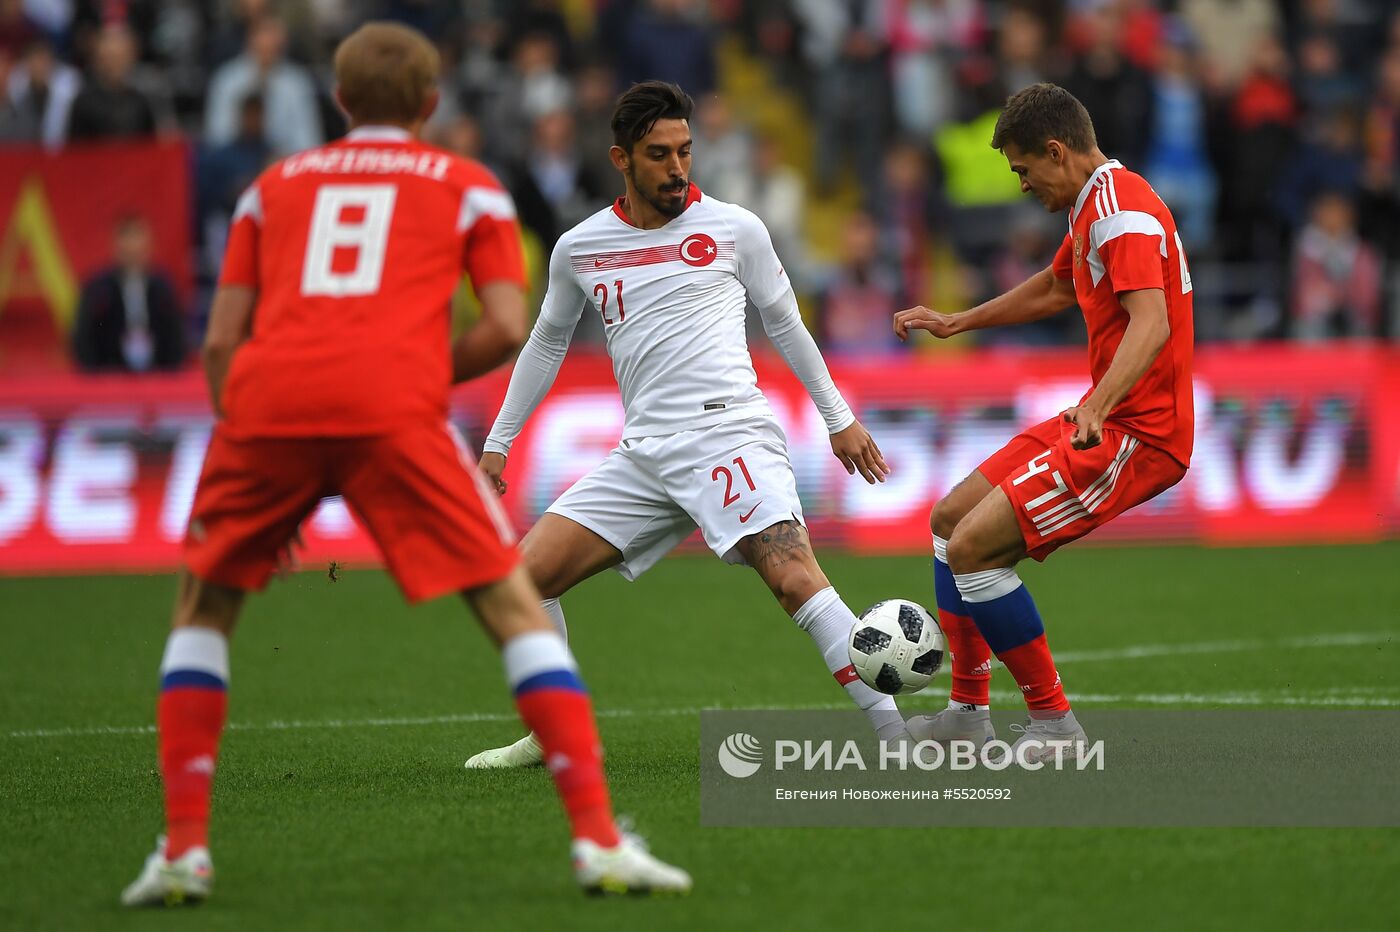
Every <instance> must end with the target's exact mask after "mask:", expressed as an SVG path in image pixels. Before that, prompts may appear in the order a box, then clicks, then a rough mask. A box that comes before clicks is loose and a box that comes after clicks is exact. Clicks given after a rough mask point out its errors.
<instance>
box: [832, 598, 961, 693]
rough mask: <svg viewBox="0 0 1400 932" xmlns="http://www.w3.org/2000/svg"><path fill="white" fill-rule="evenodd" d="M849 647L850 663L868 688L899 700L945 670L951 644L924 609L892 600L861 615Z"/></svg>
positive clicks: (909, 603)
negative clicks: (939, 671)
mask: <svg viewBox="0 0 1400 932" xmlns="http://www.w3.org/2000/svg"><path fill="white" fill-rule="evenodd" d="M850 648H851V651H850V652H851V664H852V665H853V666H854V667H855V668H856V673H857V674H859V675H860V678H861V680H863V681H864V682H865V685H867V686H869V687H870V688H871V689H876V690H879V691H880V692H882V693H889V694H890V695H891V696H895V695H899V694H900V693H912V692H917V691H918V690H920V689H923V688H924V687H925V686H927V685H928V682H929V680H931V679H933V675H934V674H935V673H937V672H938V668H939V667H941V666H943V652H944V651H946V650H947V649H948V642H947V641H946V640H944V638H943V629H942V628H940V627H938V622H936V621H934V620H933V616H932V615H930V614H929V613H928V611H927V610H926V609H925V608H924V607H923V606H922V605H919V604H917V603H915V602H909V601H906V600H904V599H889V600H887V601H884V602H876V603H875V604H874V605H872V606H870V607H869V608H867V609H866V610H865V611H863V612H861V615H860V620H859V621H857V622H856V624H855V627H853V628H852V629H851V644H850Z"/></svg>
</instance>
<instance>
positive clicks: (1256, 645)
mask: <svg viewBox="0 0 1400 932" xmlns="http://www.w3.org/2000/svg"><path fill="white" fill-rule="evenodd" d="M1397 638H1400V632H1386V631H1373V632H1367V631H1356V632H1340V633H1335V634H1319V635H1313V636H1309V637H1294V638H1279V639H1277V640H1248V641H1245V640H1237V641H1195V642H1192V641H1187V642H1183V643H1180V644H1138V645H1135V646H1131V647H1118V648H1108V649H1105V650H1081V651H1064V652H1062V653H1060V654H1057V655H1056V656H1055V661H1056V663H1095V662H1101V661H1110V660H1133V659H1137V658H1140V657H1170V656H1179V655H1187V654H1214V653H1231V652H1244V651H1255V650H1305V649H1308V648H1315V647H1359V646H1364V645H1367V644H1383V643H1388V642H1390V641H1393V640H1396V639H1397ZM1382 691H1384V690H1383V689H1381V688H1378V687H1356V688H1352V689H1351V691H1350V692H1348V691H1347V688H1346V687H1340V688H1338V687H1333V688H1329V689H1325V690H1323V691H1322V693H1323V694H1321V695H1319V694H1318V691H1316V690H1314V691H1313V693H1312V694H1311V695H1309V694H1306V693H1304V692H1296V693H1272V694H1271V693H1259V692H1252V693H1124V694H1121V695H1120V694H1082V693H1079V694H1072V697H1073V699H1074V701H1076V702H1087V703H1093V704H1097V703H1105V704H1112V703H1122V702H1134V703H1140V704H1143V705H1246V706H1247V705H1284V706H1312V707H1336V706H1350V707H1357V706H1362V707H1370V708H1387V709H1389V708H1400V692H1397V695H1396V696H1395V697H1388V696H1378V695H1376V693H1377V692H1382ZM995 695H996V697H997V698H998V699H999V700H1016V699H1019V698H1020V695H1019V694H1017V693H1009V692H1008V693H997V694H995ZM770 708H771V707H770ZM840 708H849V706H844V705H809V706H787V707H784V708H783V709H780V710H779V709H774V711H802V710H805V709H840ZM701 711H702V709H701V708H700V707H698V706H697V707H694V708H680V709H600V710H598V711H597V713H596V714H597V716H598V717H599V718H655V717H667V716H677V715H698V714H699V713H700V712H701ZM517 720H518V719H517V717H516V716H515V715H514V714H513V713H505V712H464V713H459V714H455V715H429V716H414V717H398V718H360V719H320V720H311V721H303V720H296V719H292V720H284V719H274V720H273V721H270V722H230V723H229V725H228V730H229V731H298V730H306V729H339V728H404V727H413V726H421V725H464V724H473V723H479V722H513V721H517ZM155 730H156V729H155V726H154V725H96V726H91V727H86V728H32V729H21V730H19V731H11V732H8V733H7V734H6V737H8V738H86V737H98V736H102V735H149V734H155Z"/></svg>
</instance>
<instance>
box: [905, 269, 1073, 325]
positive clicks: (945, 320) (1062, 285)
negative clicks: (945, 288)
mask: <svg viewBox="0 0 1400 932" xmlns="http://www.w3.org/2000/svg"><path fill="white" fill-rule="evenodd" d="M1073 303H1074V280H1073V279H1069V278H1060V277H1059V276H1058V275H1056V274H1055V270H1054V269H1053V268H1052V267H1047V268H1045V269H1043V270H1042V271H1040V272H1037V273H1036V274H1035V275H1032V276H1031V277H1030V278H1028V279H1026V280H1025V281H1024V282H1022V283H1021V284H1019V285H1017V286H1016V287H1015V288H1012V289H1011V290H1010V291H1008V292H1006V293H1005V294H1001V295H997V296H996V297H995V298H992V299H991V300H990V301H987V302H985V303H983V304H979V305H977V306H976V307H974V308H972V309H971V310H967V311H963V312H962V313H961V314H943V313H940V312H938V311H934V310H930V309H929V308H926V307H923V306H919V307H911V308H906V309H905V310H902V311H900V312H899V313H897V314H895V315H894V332H895V335H896V336H898V337H899V338H900V339H901V340H907V339H909V331H910V330H927V331H928V332H929V333H931V334H933V335H934V336H936V337H938V338H939V339H940V340H942V339H947V338H948V337H951V336H952V335H953V334H955V333H965V332H967V331H968V330H983V329H985V328H987V327H1004V326H1006V325H1008V324H1024V323H1028V322H1029V321H1032V320H1040V319H1042V318H1045V317H1051V316H1053V315H1055V314H1058V313H1060V312H1061V311H1063V310H1064V309H1065V308H1067V307H1069V306H1070V305H1072V304H1073Z"/></svg>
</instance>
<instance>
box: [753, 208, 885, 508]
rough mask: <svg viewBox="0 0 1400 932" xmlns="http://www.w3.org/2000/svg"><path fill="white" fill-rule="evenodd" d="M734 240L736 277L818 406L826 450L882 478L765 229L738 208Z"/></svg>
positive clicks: (866, 434) (881, 464) (881, 463)
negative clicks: (737, 258) (828, 445)
mask: <svg viewBox="0 0 1400 932" xmlns="http://www.w3.org/2000/svg"><path fill="white" fill-rule="evenodd" d="M735 221H736V223H735V231H734V232H735V240H736V242H737V244H738V245H739V247H740V248H739V250H738V253H739V256H740V261H739V268H738V275H739V280H740V281H741V282H742V283H743V285H744V288H745V290H747V291H748V294H749V299H750V300H751V301H753V304H754V307H756V308H758V313H759V316H760V317H761V318H762V319H763V331H764V333H766V334H768V339H769V340H771V341H772V343H773V347H774V348H775V349H776V350H777V351H778V354H779V355H781V356H782V357H783V361H784V362H786V363H787V364H788V368H789V369H791V370H792V371H793V374H794V375H796V376H797V377H798V378H799V379H801V380H802V384H803V385H804V386H806V388H807V394H808V395H810V396H811V398H812V403H813V404H815V405H816V406H817V410H818V411H820V412H821V415H822V420H823V421H825V422H826V429H827V432H828V433H830V434H831V452H832V453H834V454H835V455H836V458H837V459H838V460H840V461H841V465H842V466H844V467H846V471H847V472H848V473H850V474H851V475H855V474H856V473H857V472H859V473H860V474H861V476H862V477H863V478H864V479H865V481H866V482H870V483H875V482H884V481H885V476H887V475H889V471H890V468H889V466H887V465H885V458H884V456H882V455H881V454H880V448H879V447H878V446H876V445H875V440H874V438H872V437H871V436H870V431H868V430H866V429H865V428H864V427H863V426H861V423H860V422H859V421H857V420H856V416H855V414H853V413H852V412H851V408H850V406H849V405H848V404H846V399H844V398H842V397H841V392H840V390H839V389H837V387H836V383H835V382H834V381H833V380H832V378H831V372H830V370H828V369H827V367H826V360H825V359H823V358H822V354H821V350H819V349H817V341H816V340H814V339H812V334H811V333H810V332H809V331H808V330H807V325H806V324H804V323H803V322H802V312H801V311H800V310H799V309H798V307H797V296H796V295H794V294H793V292H792V285H791V283H790V282H789V281H788V278H787V275H786V274H785V273H784V271H783V266H782V263H781V262H780V261H779V260H778V256H777V253H775V252H774V251H773V241H772V239H771V238H770V237H769V236H768V229H767V227H765V226H764V225H763V221H761V220H759V219H758V217H756V216H755V215H753V214H751V213H749V212H748V211H743V212H741V213H740V214H738V215H737V216H736V218H735Z"/></svg>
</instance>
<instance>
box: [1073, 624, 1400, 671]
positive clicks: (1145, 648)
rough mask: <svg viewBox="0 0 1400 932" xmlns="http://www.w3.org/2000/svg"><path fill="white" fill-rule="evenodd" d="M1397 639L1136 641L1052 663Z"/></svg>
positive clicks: (1363, 634) (1359, 634)
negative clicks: (1176, 642)
mask: <svg viewBox="0 0 1400 932" xmlns="http://www.w3.org/2000/svg"><path fill="white" fill-rule="evenodd" d="M1396 640H1400V631H1353V632H1342V633H1337V634H1315V635H1309V636H1307V637H1293V638H1277V639H1275V640H1263V639H1258V640H1249V641H1185V642H1182V643H1179V644H1137V645H1134V646H1132V647H1111V648H1106V649H1104V650H1067V651H1059V652H1056V654H1055V662H1056V663H1095V662H1099V661H1105V660H1136V659H1138V658H1140V657H1173V656H1183V655H1187V654H1227V653H1240V652H1247V651H1256V650H1306V649H1308V648H1313V647H1362V646H1365V645H1367V644H1385V643H1388V642H1390V641H1396Z"/></svg>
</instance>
